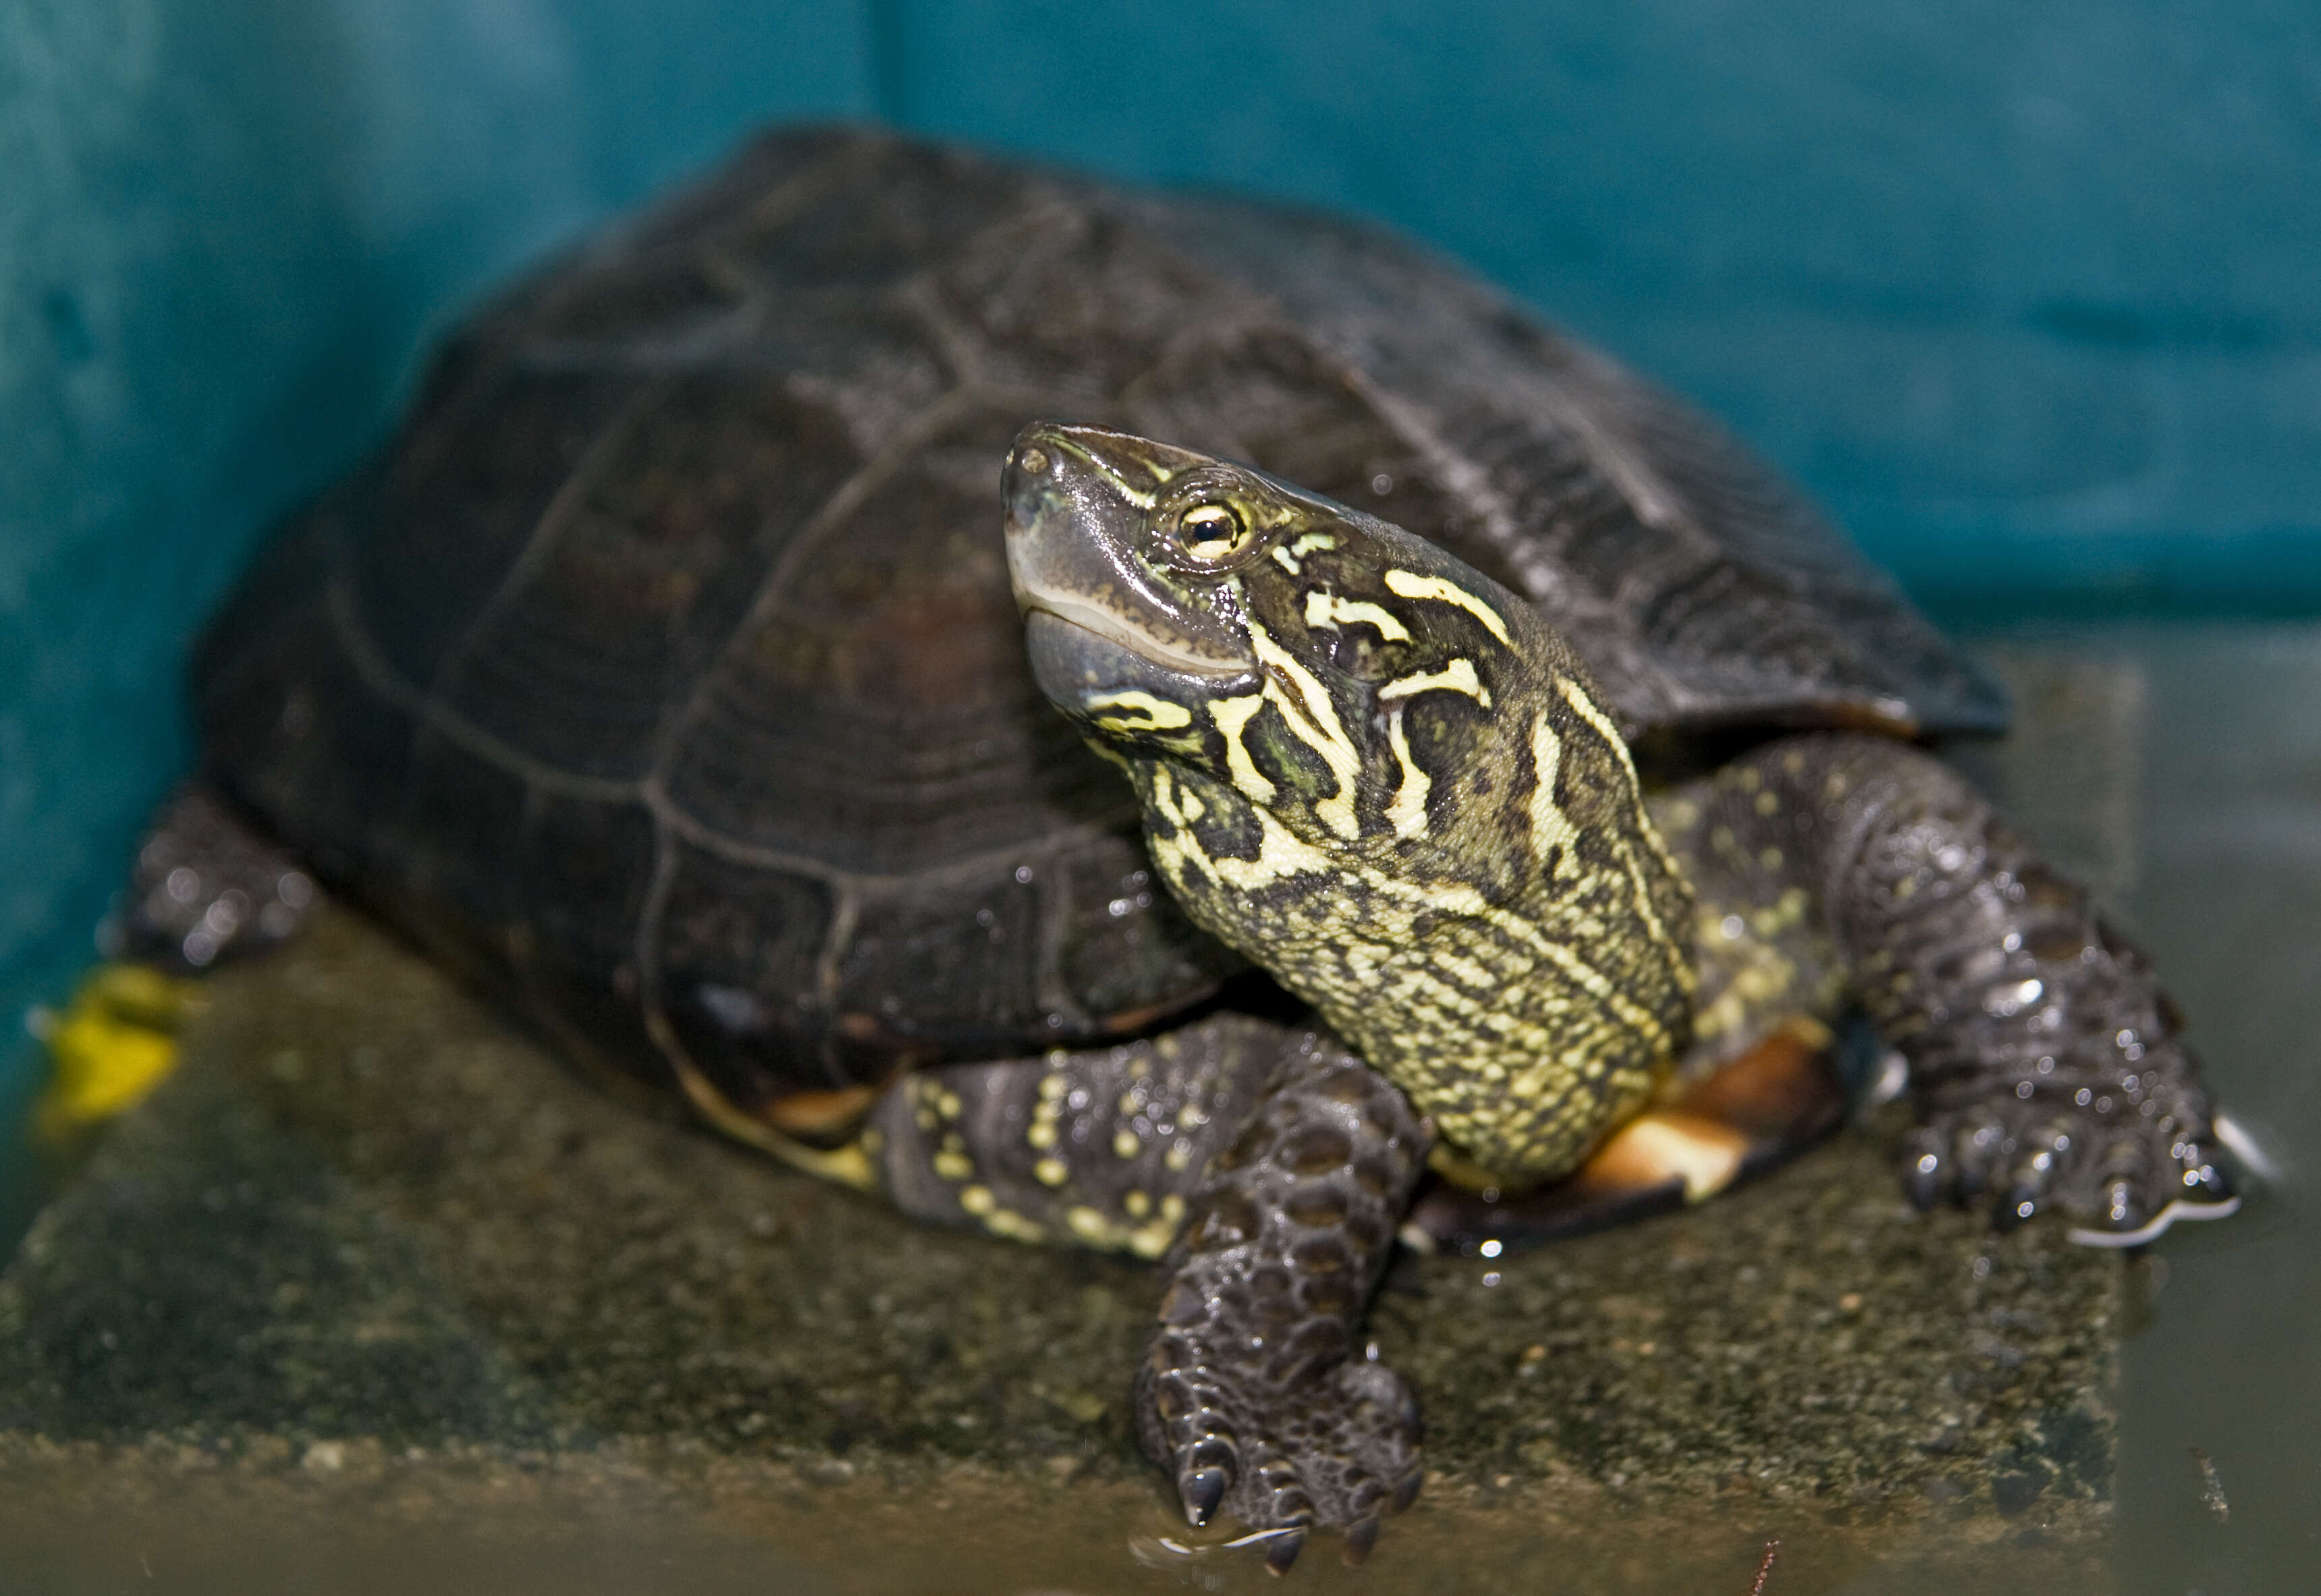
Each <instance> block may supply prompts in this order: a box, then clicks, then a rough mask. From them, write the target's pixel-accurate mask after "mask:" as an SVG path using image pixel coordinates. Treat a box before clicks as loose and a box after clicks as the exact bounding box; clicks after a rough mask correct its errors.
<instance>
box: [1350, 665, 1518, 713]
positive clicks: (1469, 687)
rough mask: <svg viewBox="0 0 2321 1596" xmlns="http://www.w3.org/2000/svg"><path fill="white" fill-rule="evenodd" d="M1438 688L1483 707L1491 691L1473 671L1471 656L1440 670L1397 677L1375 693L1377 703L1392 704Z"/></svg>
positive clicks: (1488, 705)
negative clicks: (1461, 694) (1461, 696)
mask: <svg viewBox="0 0 2321 1596" xmlns="http://www.w3.org/2000/svg"><path fill="white" fill-rule="evenodd" d="M1438 691H1439V692H1443V693H1463V694H1466V695H1467V696H1468V697H1470V698H1471V699H1473V700H1474V701H1475V702H1476V703H1479V704H1481V705H1482V706H1483V707H1484V708H1485V709H1489V708H1490V707H1491V690H1490V689H1489V688H1488V687H1486V686H1484V685H1483V679H1482V677H1480V676H1477V675H1476V674H1475V662H1474V661H1473V660H1471V659H1454V660H1452V662H1451V663H1450V664H1448V665H1446V666H1444V667H1443V668H1442V669H1441V670H1437V671H1420V672H1418V673H1417V674H1416V675H1415V676H1397V677H1396V678H1395V679H1394V680H1393V681H1391V682H1388V683H1387V684H1386V685H1384V686H1382V687H1380V688H1379V690H1378V695H1379V703H1393V702H1394V701H1395V700H1397V699H1398V698H1410V697H1413V696H1415V695H1416V694H1421V693H1434V692H1438Z"/></svg>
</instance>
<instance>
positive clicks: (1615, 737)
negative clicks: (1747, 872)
mask: <svg viewBox="0 0 2321 1596" xmlns="http://www.w3.org/2000/svg"><path fill="white" fill-rule="evenodd" d="M1556 685H1557V687H1558V688H1559V689H1560V690H1561V692H1562V694H1563V701H1564V703H1568V704H1570V706H1571V707H1572V710H1573V711H1574V712H1576V713H1577V714H1578V715H1579V718H1580V719H1581V720H1583V721H1587V722H1588V725H1589V726H1590V727H1592V728H1594V730H1595V731H1596V735H1597V736H1598V737H1600V738H1602V739H1604V740H1605V741H1606V742H1607V743H1609V744H1611V745H1612V751H1613V752H1614V753H1615V754H1616V755H1618V756H1619V758H1620V768H1621V769H1622V770H1624V771H1625V772H1626V773H1627V777H1628V791H1629V793H1630V794H1631V795H1632V799H1633V802H1634V810H1635V816H1636V829H1637V830H1639V831H1641V832H1643V838H1644V846H1645V847H1647V848H1651V849H1652V857H1654V858H1656V859H1657V860H1659V861H1660V866H1661V869H1663V870H1665V871H1667V872H1668V873H1669V874H1670V875H1671V876H1673V877H1675V878H1676V879H1677V880H1679V881H1682V880H1683V879H1684V872H1683V871H1681V870H1679V868H1678V867H1677V862H1676V859H1675V857H1673V856H1672V855H1670V852H1669V850H1668V844H1667V843H1666V842H1664V841H1662V840H1661V833H1660V828H1659V827H1657V826H1655V825H1653V824H1652V813H1651V812H1650V811H1649V810H1648V809H1646V808H1645V806H1644V803H1643V797H1642V793H1643V783H1642V782H1640V781H1639V780H1638V779H1637V776H1636V762H1635V760H1634V758H1633V757H1631V756H1630V755H1629V753H1628V739H1626V738H1625V737H1622V736H1621V735H1620V729H1619V728H1618V727H1617V726H1615V725H1613V724H1612V717H1611V716H1609V715H1607V714H1606V713H1605V712H1603V711H1602V710H1601V709H1599V708H1597V704H1596V701H1595V700H1594V699H1593V698H1590V697H1589V696H1588V690H1587V689H1586V688H1584V687H1582V686H1581V685H1579V683H1578V682H1575V681H1573V680H1572V679H1571V678H1570V676H1565V677H1562V678H1561V679H1560V680H1559V681H1558V682H1557V684H1556ZM1620 855H1621V857H1622V859H1623V861H1624V862H1625V864H1626V865H1627V867H1628V879H1629V881H1630V882H1631V883H1632V884H1634V887H1635V893H1636V912H1637V914H1638V915H1640V916H1641V917H1642V918H1643V922H1644V925H1645V926H1646V928H1647V929H1649V930H1650V931H1651V933H1652V940H1653V941H1654V942H1655V943H1657V944H1658V945H1659V946H1660V947H1661V948H1666V949H1668V950H1670V957H1671V958H1672V959H1674V960H1675V962H1676V965H1677V967H1678V969H1679V971H1680V972H1681V975H1682V978H1683V979H1684V980H1685V981H1686V983H1687V984H1688V985H1690V984H1691V983H1692V982H1693V981H1695V980H1696V979H1697V978H1698V972H1697V971H1696V970H1695V969H1694V967H1693V961H1692V960H1691V959H1689V958H1688V957H1684V955H1683V954H1682V952H1681V950H1679V949H1678V948H1677V945H1676V941H1675V939H1673V938H1671V937H1670V935H1669V930H1668V927H1666V926H1665V925H1663V924H1661V917H1660V913H1659V911H1657V910H1655V909H1654V908H1653V907H1652V885H1651V884H1650V883H1649V882H1647V881H1645V879H1644V867H1643V861H1642V860H1640V859H1638V858H1637V857H1635V850H1634V849H1633V848H1625V847H1624V848H1621V849H1620Z"/></svg>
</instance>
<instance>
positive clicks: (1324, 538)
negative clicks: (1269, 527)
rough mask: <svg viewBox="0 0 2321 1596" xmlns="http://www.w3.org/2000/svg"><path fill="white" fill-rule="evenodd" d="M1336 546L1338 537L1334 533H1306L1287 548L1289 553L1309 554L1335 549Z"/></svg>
mask: <svg viewBox="0 0 2321 1596" xmlns="http://www.w3.org/2000/svg"><path fill="white" fill-rule="evenodd" d="M1337 546H1338V535H1337V533H1335V532H1306V533H1305V534H1303V535H1302V536H1301V537H1299V538H1298V540H1297V541H1296V542H1295V543H1292V544H1291V545H1290V546H1289V552H1290V553H1292V554H1310V553H1312V552H1313V551H1314V550H1315V549H1335V548H1336V547H1337Z"/></svg>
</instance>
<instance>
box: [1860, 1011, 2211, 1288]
mask: <svg viewBox="0 0 2321 1596" xmlns="http://www.w3.org/2000/svg"><path fill="white" fill-rule="evenodd" d="M2179 1052H2180V1048H2178V1047H2176V1046H2175V1045H2174V1044H2173V1043H2172V1041H2171V1042H2164V1043H2162V1045H2161V1046H2160V1047H2157V1048H2154V1049H2153V1056H2152V1057H2151V1058H2150V1059H2149V1060H2148V1061H2146V1062H2145V1063H2144V1067H2142V1068H2140V1069H2134V1070H2121V1071H2112V1070H2103V1071H2097V1072H2089V1073H2086V1074H2080V1073H2076V1072H2064V1071H2055V1072H2052V1073H2051V1074H2049V1075H2044V1076H2033V1077H2030V1078H2027V1079H2025V1080H2023V1081H2018V1082H2016V1083H2015V1084H2013V1085H2012V1087H2008V1086H2007V1085H2005V1084H1999V1085H1998V1086H1997V1088H1996V1089H1995V1091H1994V1092H1993V1093H1992V1094H1991V1095H1989V1096H1983V1097H1978V1098H1973V1099H1970V1100H1968V1101H1965V1102H1953V1103H1951V1104H1948V1105H1946V1106H1938V1107H1934V1109H1933V1110H1932V1111H1931V1112H1929V1114H1928V1115H1927V1118H1926V1120H1925V1122H1924V1123H1923V1124H1921V1125H1920V1126H1919V1127H1918V1128H1917V1129H1916V1130H1915V1131H1913V1132H1912V1133H1911V1134H1910V1136H1909V1138H1907V1141H1906V1143H1905V1145H1904V1150H1903V1177H1902V1178H1903V1183H1904V1188H1905V1190H1907V1192H1908V1193H1909V1196H1910V1199H1911V1201H1912V1202H1915V1203H1916V1204H1917V1205H1918V1206H1919V1207H1920V1208H1922V1209H1924V1208H1931V1207H1933V1206H1934V1204H1936V1203H1938V1202H1957V1203H1960V1204H1962V1205H1971V1204H1974V1203H1978V1202H1987V1203H1989V1205H1990V1209H1991V1213H1992V1217H1993V1220H1994V1221H1995V1222H1996V1223H1997V1224H1998V1226H1999V1228H2000V1229H2012V1228H2013V1227H2015V1226H2016V1225H2019V1224H2021V1223H2022V1222H2023V1221H2024V1220H2028V1219H2030V1218H2032V1217H2033V1216H2034V1215H2035V1214H2038V1213H2041V1212H2044V1211H2051V1210H2052V1211H2061V1212H2062V1213H2064V1214H2067V1215H2069V1216H2070V1217H2071V1218H2072V1219H2074V1220H2079V1221H2080V1227H2079V1228H2077V1229H2074V1230H2073V1231H2072V1233H2071V1235H2072V1239H2074V1240H2076V1241H2083V1242H2087V1243H2089V1244H2091V1245H2095V1246H2109V1247H2131V1246H2136V1245H2139V1244H2141V1243H2143V1242H2145V1241H2149V1240H2151V1239H2152V1238H2154V1237H2156V1236H2158V1235H2159V1234H2160V1233H2161V1232H2162V1231H2163V1230H2165V1229H2168V1227H2169V1226H2170V1225H2171V1224H2172V1223H2175V1222H2176V1221H2178V1220H2193V1219H2222V1218H2224V1217H2225V1215H2227V1214H2230V1213H2232V1212H2233V1211H2235V1210H2236V1209H2237V1208H2238V1207H2239V1202H2238V1199H2237V1198H2235V1195H2234V1193H2233V1186H2232V1181H2231V1178H2230V1176H2229V1175H2228V1174H2226V1173H2225V1168H2224V1166H2223V1165H2222V1164H2221V1163H2220V1162H2219V1160H2218V1158H2217V1156H2216V1133H2215V1129H2214V1127H2213V1125H2212V1124H2211V1121H2210V1118H2209V1113H2208V1109H2207V1101H2206V1097H2205V1094H2204V1093H2201V1092H2199V1091H2198V1088H2197V1087H2195V1086H2192V1085H2190V1082H2191V1080H2192V1079H2193V1075H2192V1071H2191V1067H2190V1066H2189V1063H2187V1062H2186V1061H2183V1060H2181V1059H2180V1058H2174V1057H2171V1056H2168V1055H2172V1054H2175V1053H2179Z"/></svg>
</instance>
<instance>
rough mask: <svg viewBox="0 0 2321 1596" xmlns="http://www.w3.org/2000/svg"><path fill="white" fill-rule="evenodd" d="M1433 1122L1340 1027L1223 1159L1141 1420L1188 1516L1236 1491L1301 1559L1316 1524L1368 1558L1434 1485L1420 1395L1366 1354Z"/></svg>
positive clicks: (1235, 1502)
mask: <svg viewBox="0 0 2321 1596" xmlns="http://www.w3.org/2000/svg"><path fill="white" fill-rule="evenodd" d="M1433 1139H1434V1138H1433V1136H1432V1134H1431V1132H1430V1131H1429V1130H1428V1129H1427V1128H1426V1126H1425V1124H1424V1121H1423V1120H1420V1118H1419V1117H1418V1115H1417V1114H1416V1113H1415V1111H1413V1110H1412V1109H1411V1107H1410V1105H1409V1103H1408V1102H1406V1100H1405V1099H1404V1097H1403V1095H1402V1093H1400V1092H1398V1091H1397V1090H1396V1089H1395V1088H1394V1086H1393V1085H1392V1084H1389V1083H1388V1081H1387V1080H1386V1079H1385V1077H1383V1076H1381V1075H1379V1074H1377V1073H1376V1072H1375V1071H1373V1070H1371V1069H1370V1068H1369V1067H1368V1066H1365V1065H1363V1064H1362V1063H1361V1060H1359V1059H1357V1058H1356V1057H1354V1056H1352V1054H1350V1053H1348V1052H1346V1051H1345V1049H1344V1048H1343V1047H1342V1046H1340V1045H1339V1044H1338V1043H1337V1042H1336V1041H1335V1039H1334V1038H1331V1037H1329V1036H1328V1035H1326V1034H1315V1033H1309V1034H1307V1035H1306V1036H1305V1037H1303V1038H1300V1039H1299V1041H1298V1042H1297V1045H1296V1047H1294V1048H1293V1049H1292V1051H1291V1053H1290V1056H1289V1057H1288V1061H1287V1068H1286V1069H1285V1070H1284V1072H1283V1074H1282V1076H1281V1078H1280V1079H1279V1082H1278V1083H1277V1084H1276V1085H1275V1087H1274V1090H1273V1092H1272V1093H1271V1094H1270V1096H1269V1097H1268V1099H1267V1100H1266V1102H1265V1105H1264V1107H1263V1109H1262V1110H1261V1111H1260V1112H1259V1114H1258V1115H1257V1117H1256V1118H1255V1119H1254V1120H1252V1122H1251V1123H1250V1125H1249V1127H1248V1128H1247V1129H1245V1130H1243V1131H1242V1135H1241V1137H1240V1138H1239V1139H1238V1140H1237V1141H1235V1142H1234V1143H1233V1146H1232V1147H1230V1148H1228V1149H1227V1150H1226V1151H1225V1152H1224V1153H1223V1154H1222V1155H1220V1156H1218V1157H1217V1158H1215V1160H1214V1161H1212V1163H1211V1164H1210V1165H1209V1170H1208V1174H1207V1178H1206V1180H1204V1181H1203V1182H1202V1183H1201V1185H1200V1188H1199V1190H1198V1191H1197V1192H1196V1193H1195V1195H1194V1200H1193V1204H1192V1209H1191V1217H1190V1221H1189V1223H1188V1227H1187V1229H1186V1231H1185V1234H1184V1238H1183V1239H1182V1240H1181V1241H1180V1242H1179V1245H1178V1247H1177V1249H1176V1251H1175V1252H1174V1253H1173V1254H1172V1256H1171V1263H1172V1265H1173V1267H1174V1278H1173V1279H1172V1280H1171V1281H1170V1285H1169V1291H1168V1294H1167V1295H1166V1296H1165V1297H1163V1298H1162V1299H1161V1329H1160V1332H1159V1333H1158V1334H1157V1335H1156V1336H1155V1337H1154V1338H1153V1340H1152V1347H1151V1352H1150V1353H1149V1354H1148V1356H1146V1358H1145V1361H1144V1363H1143V1365H1142V1367H1140V1368H1139V1369H1138V1370H1137V1374H1136V1410H1137V1428H1138V1433H1139V1435H1140V1437H1142V1441H1143V1443H1144V1450H1145V1453H1146V1455H1149V1456H1150V1457H1151V1458H1152V1460H1153V1461H1154V1462H1156V1463H1158V1464H1160V1465H1161V1467H1163V1468H1165V1469H1168V1470H1169V1471H1170V1473H1171V1474H1174V1475H1175V1477H1176V1481H1177V1489H1178V1492H1179V1497H1180V1499H1181V1500H1182V1501H1183V1503H1184V1508H1185V1516H1186V1518H1187V1519H1190V1520H1191V1521H1192V1522H1193V1523H1194V1524H1196V1525H1198V1524H1203V1523H1206V1522H1207V1520H1208V1519H1209V1517H1210V1515H1211V1514H1212V1513H1214V1512H1215V1511H1216V1510H1217V1509H1218V1508H1219V1507H1220V1506H1223V1507H1224V1509H1225V1510H1226V1511H1228V1512H1230V1513H1231V1514H1232V1515H1233V1517H1234V1518H1235V1519H1239V1520H1240V1521H1241V1522H1242V1524H1244V1525H1247V1526H1248V1527H1249V1528H1252V1529H1259V1530H1263V1529H1278V1530H1279V1531H1281V1532H1282V1533H1281V1534H1280V1535H1279V1537H1277V1538H1276V1539H1274V1540H1273V1541H1272V1543H1271V1544H1270V1546H1268V1547H1267V1550H1266V1560H1267V1562H1268V1564H1270V1566H1272V1567H1273V1568H1274V1569H1276V1570H1277V1571H1278V1570H1280V1569H1285V1568H1287V1567H1288V1566H1289V1564H1290V1563H1291V1562H1292V1561H1293V1560H1295V1558H1296V1557H1297V1551H1298V1548H1299V1546H1301V1545H1303V1543H1304V1541H1305V1532H1306V1528H1307V1527H1308V1526H1309V1525H1314V1524H1323V1525H1328V1526H1332V1527H1334V1528H1343V1530H1344V1531H1345V1533H1346V1544H1347V1552H1348V1555H1349V1557H1350V1558H1351V1559H1352V1560H1354V1561H1360V1560H1361V1557H1363V1556H1364V1555H1367V1554H1368V1553H1369V1551H1370V1546H1371V1544H1372V1543H1373V1542H1374V1541H1375V1540H1376V1539H1377V1537H1378V1528H1379V1519H1382V1518H1383V1517H1384V1516H1385V1515H1386V1514H1388V1513H1390V1512H1398V1511H1400V1510H1402V1509H1403V1508H1406V1507H1407V1506H1409V1505H1410V1501H1411V1499H1412V1498H1413V1497H1415V1495H1416V1494H1417V1492H1418V1478H1419V1468H1418V1439H1419V1428H1418V1406H1417V1403H1416V1401H1415V1400H1414V1399H1413V1398H1412V1396H1411V1394H1410V1391H1409V1388H1408V1387H1407V1386H1406V1385H1405V1384H1404V1383H1403V1382H1402V1379H1401V1376H1399V1375H1397V1374H1395V1372H1394V1371H1393V1370H1391V1369H1389V1368H1388V1367H1387V1366H1386V1365H1384V1364H1381V1363H1378V1362H1376V1361H1375V1360H1373V1359H1370V1358H1365V1357H1361V1356H1357V1355H1356V1353H1355V1337H1356V1334H1357V1331H1358V1330H1359V1328H1360V1326H1361V1319H1362V1314H1363V1310H1364V1309H1365V1307H1366V1306H1367V1304H1368V1303H1369V1301H1370V1294H1371V1292H1374V1291H1376V1290H1377V1288H1378V1283H1379V1278H1380V1277H1381V1276H1382V1275H1383V1274H1385V1273H1386V1265H1387V1261H1388V1256H1389V1253H1390V1251H1391V1249H1392V1247H1393V1245H1394V1234H1395V1229H1396V1227H1397V1223H1398V1222H1399V1220H1400V1219H1401V1217H1402V1214H1403V1211H1404V1210H1405V1209H1406V1207H1407V1206H1408V1205H1409V1202H1410V1193H1411V1190H1412V1188H1413V1187H1414V1186H1415V1184H1416V1183H1417V1180H1418V1174H1419V1171H1420V1170H1421V1169H1422V1168H1423V1167H1424V1163H1425V1157H1426V1151H1427V1148H1428V1147H1429V1145H1430V1144H1431V1143H1432V1141H1433Z"/></svg>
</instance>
